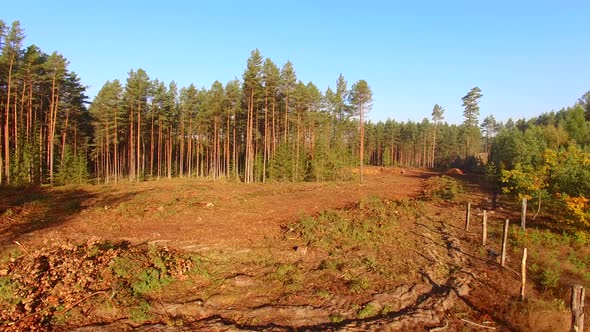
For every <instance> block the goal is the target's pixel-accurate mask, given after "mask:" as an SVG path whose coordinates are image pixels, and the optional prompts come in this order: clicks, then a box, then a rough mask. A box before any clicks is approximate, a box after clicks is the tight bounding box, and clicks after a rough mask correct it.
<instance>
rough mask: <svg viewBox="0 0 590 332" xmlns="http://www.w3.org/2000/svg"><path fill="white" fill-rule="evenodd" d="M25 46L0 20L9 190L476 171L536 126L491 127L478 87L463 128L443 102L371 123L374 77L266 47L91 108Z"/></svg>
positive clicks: (50, 61)
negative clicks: (271, 54) (204, 81)
mask: <svg viewBox="0 0 590 332" xmlns="http://www.w3.org/2000/svg"><path fill="white" fill-rule="evenodd" d="M23 40H24V33H23V31H22V29H21V27H20V25H19V23H18V22H13V23H12V25H11V26H6V24H5V23H4V22H2V21H0V46H1V47H2V55H1V57H0V124H1V128H0V142H1V144H0V164H1V167H0V182H1V183H2V184H5V185H6V184H10V185H24V184H29V183H31V184H42V183H51V184H66V183H78V182H86V181H95V182H113V181H121V180H123V179H127V180H134V181H136V180H144V179H154V178H162V177H167V178H170V177H208V178H212V179H219V178H227V179H233V180H239V181H244V182H264V181H267V180H271V181H322V180H337V179H351V178H352V177H353V168H356V167H358V166H359V157H360V155H361V154H362V156H363V160H364V163H365V164H370V165H380V166H395V165H398V166H411V167H431V168H446V167H450V166H460V167H472V166H475V165H477V160H478V159H477V156H478V155H479V154H480V153H481V152H490V151H492V152H493V150H494V147H495V146H496V143H494V142H497V141H498V138H499V136H498V135H499V134H498V133H502V132H503V131H504V130H511V128H521V127H522V126H523V124H522V123H521V122H523V123H527V124H528V122H524V120H519V121H517V123H513V122H512V121H509V122H508V123H506V124H502V123H498V122H496V121H495V119H494V118H493V116H489V117H487V118H485V119H484V120H483V121H482V123H481V125H480V123H479V119H478V117H479V106H478V100H479V98H481V97H482V94H481V91H480V90H479V89H478V88H473V89H472V90H471V91H469V92H468V93H467V95H465V96H464V97H463V99H462V100H463V106H464V107H465V111H464V117H465V121H464V122H463V123H462V124H461V125H450V124H447V123H444V122H443V119H444V109H443V108H442V107H441V106H439V105H435V106H434V108H433V110H432V118H431V119H424V120H423V121H421V122H412V121H408V122H397V121H395V120H387V121H385V122H377V123H372V122H365V121H363V119H362V115H363V113H366V112H367V111H369V110H370V108H371V104H372V93H371V89H370V87H369V84H368V83H367V82H366V81H364V80H360V81H358V82H356V83H354V84H352V86H351V87H350V88H349V86H348V83H347V81H346V80H345V79H344V77H343V76H342V75H340V77H338V78H337V80H336V81H335V85H334V87H333V88H331V87H328V88H327V89H326V90H325V91H321V90H320V89H318V87H317V86H316V85H314V84H313V83H312V82H308V83H304V82H302V81H301V80H299V79H298V78H297V76H296V73H295V70H294V68H293V65H292V63H291V62H287V63H285V64H283V65H282V66H281V67H279V66H277V65H276V64H275V63H274V62H273V61H272V60H271V59H268V58H266V59H265V58H263V57H262V55H261V54H260V52H259V51H258V50H254V51H253V52H252V53H251V54H250V57H249V58H248V60H247V62H246V69H245V70H244V72H243V74H242V78H241V80H240V79H235V80H232V81H229V82H227V83H225V84H222V83H221V82H218V81H216V82H215V83H213V84H212V85H211V87H209V88H197V87H196V86H195V85H193V84H191V85H190V86H188V87H178V86H177V85H176V83H175V82H170V83H165V82H161V81H159V80H158V79H153V78H150V77H149V76H148V74H147V73H146V72H145V71H144V70H142V69H137V70H131V71H130V72H129V74H128V77H127V79H126V81H125V82H120V81H118V80H112V81H108V82H106V83H105V84H104V86H103V87H102V88H101V89H100V91H99V92H98V94H97V96H96V97H95V98H94V100H93V101H92V102H91V103H89V102H88V98H87V97H86V96H85V91H86V87H85V86H84V85H82V83H80V79H79V78H78V76H77V75H76V74H75V73H73V72H71V71H70V70H69V69H68V61H67V60H66V59H65V57H64V56H62V55H60V54H59V53H57V52H53V53H52V54H50V55H48V54H46V53H44V52H43V51H41V50H40V49H39V48H37V47H36V46H29V47H26V48H23ZM580 107H582V106H580ZM563 112H569V111H565V110H564V111H563ZM563 112H560V113H558V114H562V113H563ZM564 114H565V113H564ZM568 114H569V113H568ZM555 117H556V120H555V121H556V122H555V128H557V129H556V130H558V131H559V130H562V131H565V132H567V133H568V135H569V136H568V137H572V138H576V139H577V138H578V137H577V136H576V134H575V133H574V132H571V133H570V131H571V130H573V129H572V128H570V127H571V126H570V127H568V125H566V122H567V119H566V118H567V116H566V115H563V116H562V115H555ZM562 118H563V121H565V122H564V124H560V123H561V122H563V121H562ZM539 121H540V120H539ZM547 121H549V120H547ZM560 121H561V122H560ZM361 123H362V124H363V125H362V126H361V125H360V124H361ZM584 123H585V122H584ZM559 126H561V127H559ZM559 128H562V129H559ZM586 139H587V138H586ZM361 140H362V141H363V142H364V144H363V145H361V144H360V142H361ZM579 142H582V141H581V140H580V141H579ZM580 144H582V143H580ZM584 144H585V143H584ZM361 147H364V151H363V150H362V149H361ZM495 155H496V156H497V155H498V154H497V153H496V154H495ZM496 158H497V157H496ZM502 158H504V159H506V158H505V157H502ZM496 161H497V162H498V163H499V162H503V163H504V164H506V165H508V167H509V165H511V162H510V161H508V160H496Z"/></svg>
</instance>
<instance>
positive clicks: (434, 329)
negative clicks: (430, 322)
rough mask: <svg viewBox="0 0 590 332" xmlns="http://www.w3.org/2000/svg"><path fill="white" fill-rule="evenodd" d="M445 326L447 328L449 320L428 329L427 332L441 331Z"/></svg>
mask: <svg viewBox="0 0 590 332" xmlns="http://www.w3.org/2000/svg"><path fill="white" fill-rule="evenodd" d="M447 328H449V322H446V323H445V325H444V326H439V327H433V328H431V329H430V330H428V332H437V331H443V330H446V329H447Z"/></svg>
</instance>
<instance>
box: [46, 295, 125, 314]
mask: <svg viewBox="0 0 590 332" xmlns="http://www.w3.org/2000/svg"><path fill="white" fill-rule="evenodd" d="M101 294H102V295H104V296H106V298H107V299H108V300H109V301H110V302H111V304H113V306H114V303H113V300H112V299H111V297H110V296H109V294H108V293H107V292H105V291H98V292H94V293H92V294H90V295H88V296H86V297H84V298H83V299H81V300H79V301H78V302H76V303H74V304H72V305H71V306H69V307H67V308H66V309H64V310H61V311H56V312H55V314H57V315H63V314H65V313H66V312H68V311H70V310H71V309H72V308H74V307H75V306H77V305H79V304H80V303H82V302H84V301H86V300H88V299H89V298H91V297H93V296H95V295H101Z"/></svg>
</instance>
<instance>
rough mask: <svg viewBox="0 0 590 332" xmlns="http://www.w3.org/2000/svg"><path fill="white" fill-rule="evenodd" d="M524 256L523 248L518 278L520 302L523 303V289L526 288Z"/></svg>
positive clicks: (525, 251) (525, 249) (525, 252)
mask: <svg viewBox="0 0 590 332" xmlns="http://www.w3.org/2000/svg"><path fill="white" fill-rule="evenodd" d="M526 254H527V248H524V251H523V252H522V263H521V265H520V276H521V286H520V300H521V301H524V288H525V287H526Z"/></svg>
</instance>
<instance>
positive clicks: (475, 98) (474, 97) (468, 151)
mask: <svg viewBox="0 0 590 332" xmlns="http://www.w3.org/2000/svg"><path fill="white" fill-rule="evenodd" d="M481 97H482V94H481V90H480V89H479V88H478V87H474V88H473V89H471V90H470V91H469V92H468V93H467V94H466V95H465V96H464V97H463V98H461V100H462V101H463V107H465V110H464V111H463V116H464V117H465V120H464V121H463V127H464V130H465V132H464V135H465V153H464V157H465V158H466V157H467V156H469V155H472V154H473V153H475V152H476V151H477V150H478V149H479V147H478V146H477V144H478V142H479V137H480V134H479V126H478V122H479V120H478V118H479V99H480V98H481Z"/></svg>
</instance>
